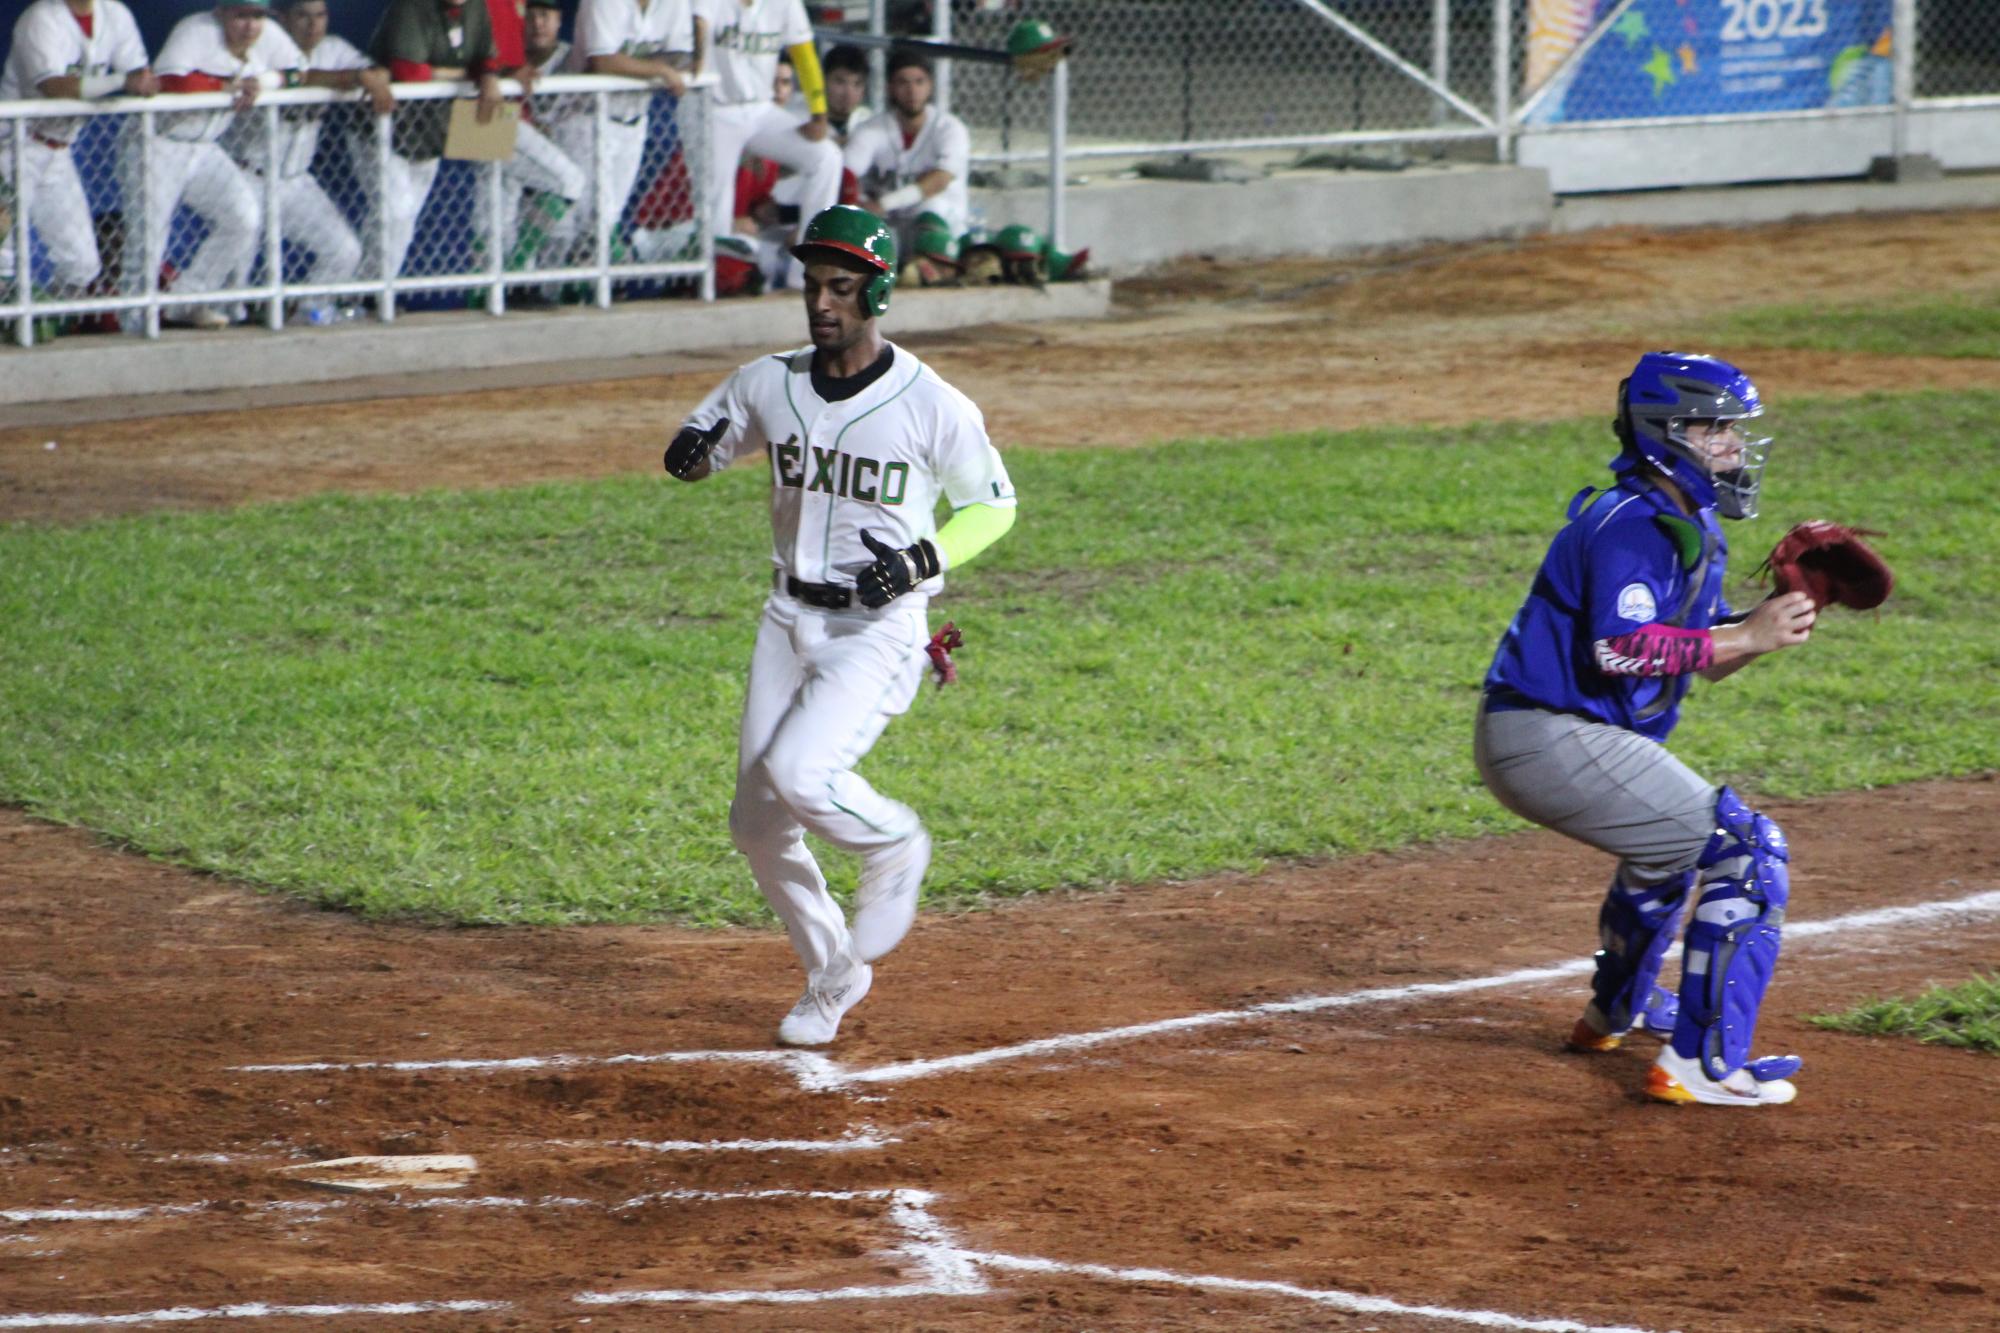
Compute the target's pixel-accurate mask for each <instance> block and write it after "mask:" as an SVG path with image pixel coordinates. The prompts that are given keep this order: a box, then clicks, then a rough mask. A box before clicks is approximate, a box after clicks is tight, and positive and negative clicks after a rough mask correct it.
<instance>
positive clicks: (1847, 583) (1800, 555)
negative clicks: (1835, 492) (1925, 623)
mask: <svg viewBox="0 0 2000 1333" xmlns="http://www.w3.org/2000/svg"><path fill="white" fill-rule="evenodd" d="M1881 535H1882V534H1881V533H1879V532H1876V531H1874V530H1872V529H1870V528H1848V527H1842V526H1841V525H1840V524H1838V523H1829V522H1827V521H1826V520H1825V519H1823V518H1816V519H1813V520H1812V521H1811V522H1809V523H1801V524H1799V525H1798V526H1797V527H1795V528H1793V529H1792V530H1791V531H1790V532H1788V533H1786V534H1785V535H1784V536H1783V537H1782V538H1780V539H1779V541H1778V544H1777V545H1776V546H1774V547H1772V548H1771V554H1770V555H1769V556H1767V557H1766V558H1765V560H1764V563H1763V564H1761V565H1759V566H1758V567H1757V568H1758V572H1759V573H1762V572H1765V571H1769V573H1770V575H1771V579H1772V582H1773V583H1775V584H1776V585H1777V589H1778V591H1779V592H1781V593H1786V592H1802V593H1804V594H1805V595H1806V596H1808V597H1810V598H1812V600H1813V605H1814V606H1832V605H1834V604H1835V603H1838V604H1840V605H1841V606H1847V607H1852V608H1853V609H1854V610H1856V611H1868V610H1872V609H1873V608H1875V607H1878V606H1880V605H1882V603H1883V602H1884V601H1886V600H1887V599H1888V596H1889V589H1891V588H1893V587H1894V586H1895V584H1896V576H1895V575H1894V574H1893V573H1891V572H1890V570H1889V566H1888V564H1887V563H1886V562H1884V561H1883V559H1882V557H1881V556H1879V555H1877V554H1875V551H1874V549H1873V548H1872V547H1870V546H1869V545H1868V543H1867V542H1865V541H1863V540H1862V538H1863V537H1879V536H1881Z"/></svg>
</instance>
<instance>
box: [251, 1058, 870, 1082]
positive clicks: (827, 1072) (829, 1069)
mask: <svg viewBox="0 0 2000 1333" xmlns="http://www.w3.org/2000/svg"><path fill="white" fill-rule="evenodd" d="M694 1063H715V1064H732V1063H733V1064H753V1065H777V1066H778V1067H780V1068H783V1069H787V1070H789V1071H790V1072H791V1074H792V1076H793V1077H794V1078H796V1079H798V1081H799V1086H800V1087H802V1088H804V1089H806V1090H807V1091H808V1092H819V1091H826V1090H830V1089H833V1088H836V1087H838V1086H839V1085H840V1067H839V1066H838V1065H836V1064H834V1063H833V1061H831V1060H829V1059H827V1058H826V1057H825V1056H823V1055H814V1054H813V1053H812V1052H810V1051H662V1052H658V1053H655V1054H625V1055H516V1056H506V1057H500V1058H495V1059H485V1060H482V1059H452V1060H348V1061H341V1060H315V1061H310V1062H306V1063H302V1064H270V1065H231V1066H230V1067H229V1068H230V1071H231V1072H232V1073H239V1074H314V1073H339V1074H348V1073H357V1072H360V1071H363V1070H370V1069H380V1070H384V1071H387V1072H390V1073H405V1074H409V1073H433V1072H435V1073H467V1074H497V1073H510V1072H515V1071H521V1070H536V1069H583V1068H609V1067H614V1066H617V1065H673V1064H694Z"/></svg>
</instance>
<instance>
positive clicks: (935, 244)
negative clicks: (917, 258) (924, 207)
mask: <svg viewBox="0 0 2000 1333" xmlns="http://www.w3.org/2000/svg"><path fill="white" fill-rule="evenodd" d="M910 244H911V245H913V246H915V247H916V251H917V253H918V254H920V255H922V256H923V257H924V258H926V259H945V260H950V261H951V262H952V263H954V264H955V263H957V262H958V237H956V236H954V235H952V234H951V224H950V223H948V222H946V221H945V220H944V219H943V218H941V217H939V216H938V215H937V214H935V213H925V214H924V215H923V216H922V217H919V218H918V219H917V231H916V235H915V236H914V237H912V238H911V241H910Z"/></svg>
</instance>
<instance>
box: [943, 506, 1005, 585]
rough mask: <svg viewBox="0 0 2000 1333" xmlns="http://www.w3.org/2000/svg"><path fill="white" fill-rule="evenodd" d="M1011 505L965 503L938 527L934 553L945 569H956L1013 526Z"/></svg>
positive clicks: (997, 539)
mask: <svg viewBox="0 0 2000 1333" xmlns="http://www.w3.org/2000/svg"><path fill="white" fill-rule="evenodd" d="M1015 512H1016V508H1015V506H1013V505H1005V506H1002V505H988V504H969V505H967V506H966V507H965V508H963V509H961V510H958V511H957V512H956V513H954V514H953V515H952V516H951V517H950V518H948V519H946V520H945V524H944V526H943V527H941V528H939V529H938V535H937V548H938V553H939V554H941V555H942V556H944V567H945V568H946V569H957V568H958V567H959V566H960V565H962V564H964V563H965V562H966V561H968V560H970V559H972V557H973V556H975V555H978V554H979V553H980V552H981V551H983V550H985V549H986V548H987V547H989V546H991V545H992V544H993V543H994V542H997V541H999V540H1000V539H1001V538H1002V537H1003V536H1005V535H1006V533H1007V529H1009V528H1011V527H1013V526H1014V515H1015Z"/></svg>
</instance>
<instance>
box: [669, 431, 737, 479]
mask: <svg viewBox="0 0 2000 1333" xmlns="http://www.w3.org/2000/svg"><path fill="white" fill-rule="evenodd" d="M728 429H729V418H727V417H724V418H722V419H721V420H720V421H717V422H716V423H715V424H714V425H713V426H710V427H709V428H708V429H707V430H697V429H696V428H695V427H693V426H682V427H681V433H680V434H678V435H676V436H674V442H673V443H672V444H670V445H668V446H667V456H666V458H665V459H664V460H663V461H664V462H665V464H666V469H667V471H668V473H670V474H671V475H673V476H675V477H678V478H680V479H681V480H682V481H693V480H694V479H695V474H696V473H698V472H700V471H701V469H702V465H703V464H704V463H706V462H708V451H709V450H711V449H713V448H714V447H715V442H716V441H717V440H719V439H721V438H722V432H724V431H726V430H728Z"/></svg>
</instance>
